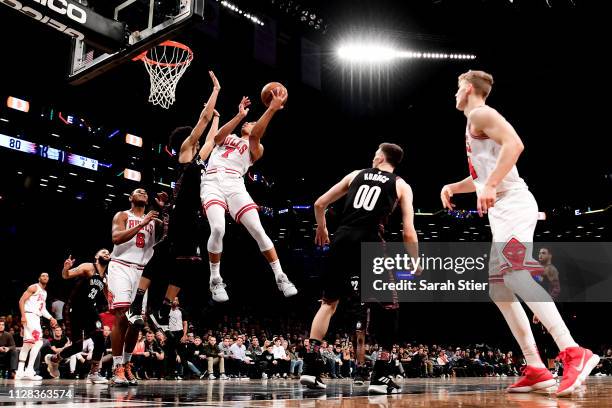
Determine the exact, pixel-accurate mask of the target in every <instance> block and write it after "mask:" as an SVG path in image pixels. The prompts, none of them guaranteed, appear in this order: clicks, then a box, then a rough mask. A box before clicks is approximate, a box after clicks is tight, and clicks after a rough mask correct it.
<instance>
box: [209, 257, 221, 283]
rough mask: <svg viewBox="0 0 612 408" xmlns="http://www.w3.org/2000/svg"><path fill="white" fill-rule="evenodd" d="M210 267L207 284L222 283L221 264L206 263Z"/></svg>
mask: <svg viewBox="0 0 612 408" xmlns="http://www.w3.org/2000/svg"><path fill="white" fill-rule="evenodd" d="M208 264H209V265H210V281H209V282H211V283H212V282H213V281H215V282H223V278H222V277H221V272H220V269H221V262H217V263H212V262H208Z"/></svg>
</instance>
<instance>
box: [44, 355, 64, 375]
mask: <svg viewBox="0 0 612 408" xmlns="http://www.w3.org/2000/svg"><path fill="white" fill-rule="evenodd" d="M52 358H53V354H47V355H46V356H45V364H47V371H48V372H49V375H50V376H51V377H53V378H59V376H60V372H59V363H56V362H54V361H53V360H52Z"/></svg>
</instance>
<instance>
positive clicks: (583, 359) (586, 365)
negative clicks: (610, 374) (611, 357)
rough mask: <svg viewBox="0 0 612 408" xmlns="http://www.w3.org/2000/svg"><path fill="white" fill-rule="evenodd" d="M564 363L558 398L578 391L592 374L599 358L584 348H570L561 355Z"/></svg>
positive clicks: (560, 357)
mask: <svg viewBox="0 0 612 408" xmlns="http://www.w3.org/2000/svg"><path fill="white" fill-rule="evenodd" d="M559 359H560V360H561V362H562V363H563V378H562V379H561V384H559V388H558V389H557V396H558V397H564V396H567V395H570V394H571V393H573V392H574V391H576V390H577V389H578V388H579V387H580V385H582V383H583V382H584V381H585V380H586V378H587V377H588V376H589V374H591V371H592V370H593V368H595V366H596V365H597V363H599V356H598V355H596V354H593V352H592V351H591V350H589V349H585V348H582V347H568V348H566V349H565V350H563V351H562V352H561V353H559Z"/></svg>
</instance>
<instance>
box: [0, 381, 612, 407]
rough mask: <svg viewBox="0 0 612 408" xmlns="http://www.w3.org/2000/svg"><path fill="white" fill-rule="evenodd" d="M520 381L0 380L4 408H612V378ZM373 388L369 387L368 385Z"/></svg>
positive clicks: (0, 393)
mask: <svg viewBox="0 0 612 408" xmlns="http://www.w3.org/2000/svg"><path fill="white" fill-rule="evenodd" d="M513 380H514V379H513V378H456V379H408V380H404V381H399V382H398V383H400V385H401V386H402V392H401V393H400V394H396V395H392V396H386V395H382V396H375V395H374V396H369V395H368V393H367V388H368V387H367V385H364V386H355V385H354V384H353V383H352V382H351V381H349V380H330V381H327V382H326V383H327V385H328V386H327V389H326V390H320V391H318V390H308V389H305V388H303V387H302V386H300V384H299V383H298V382H297V381H296V380H268V381H262V380H228V381H219V380H217V381H208V380H206V381H143V382H141V384H140V385H139V386H137V387H130V388H113V387H108V386H101V385H92V384H87V383H85V381H83V380H80V381H73V380H43V381H41V382H38V383H32V382H25V381H19V382H15V381H13V380H2V381H1V382H0V405H21V406H49V407H55V408H63V407H83V408H85V407H95V408H102V407H171V406H187V407H232V408H233V407H241V408H242V407H245V408H247V407H248V408H251V407H252V408H291V407H300V408H301V407H312V408H328V407H330V408H331V407H342V408H362V407H363V408H365V407H377V408H382V407H393V408H398V407H426V408H437V407H519V408H523V407H524V408H540V407H541V408H544V407H560V408H573V407H612V377H601V378H598V377H590V378H589V379H588V380H587V383H586V386H585V387H584V389H583V390H582V391H581V392H580V393H578V394H576V395H574V396H572V397H570V398H556V397H555V396H554V395H548V394H508V393H506V392H504V389H505V388H506V387H507V386H508V384H509V383H511V382H512V381H513ZM366 384H367V383H366ZM28 389H32V390H38V392H40V391H41V390H53V389H64V390H71V391H72V393H73V395H74V397H73V398H72V399H70V400H62V401H54V402H52V401H44V402H37V401H34V400H33V399H28V400H27V401H21V402H16V401H14V400H11V399H9V398H8V397H7V395H8V394H9V392H10V391H11V390H13V395H14V394H15V390H19V391H20V392H21V393H23V392H24V391H27V390H28Z"/></svg>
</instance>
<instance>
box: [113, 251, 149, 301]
mask: <svg viewBox="0 0 612 408" xmlns="http://www.w3.org/2000/svg"><path fill="white" fill-rule="evenodd" d="M143 269H144V268H143V267H142V266H139V265H135V264H130V263H127V262H123V261H119V260H116V259H111V261H110V262H109V263H108V278H107V280H106V282H107V285H108V308H109V309H110V310H113V309H118V308H122V307H128V306H130V305H131V304H132V302H133V301H134V298H135V297H136V291H137V290H138V283H139V282H140V277H141V276H142V270H143Z"/></svg>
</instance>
